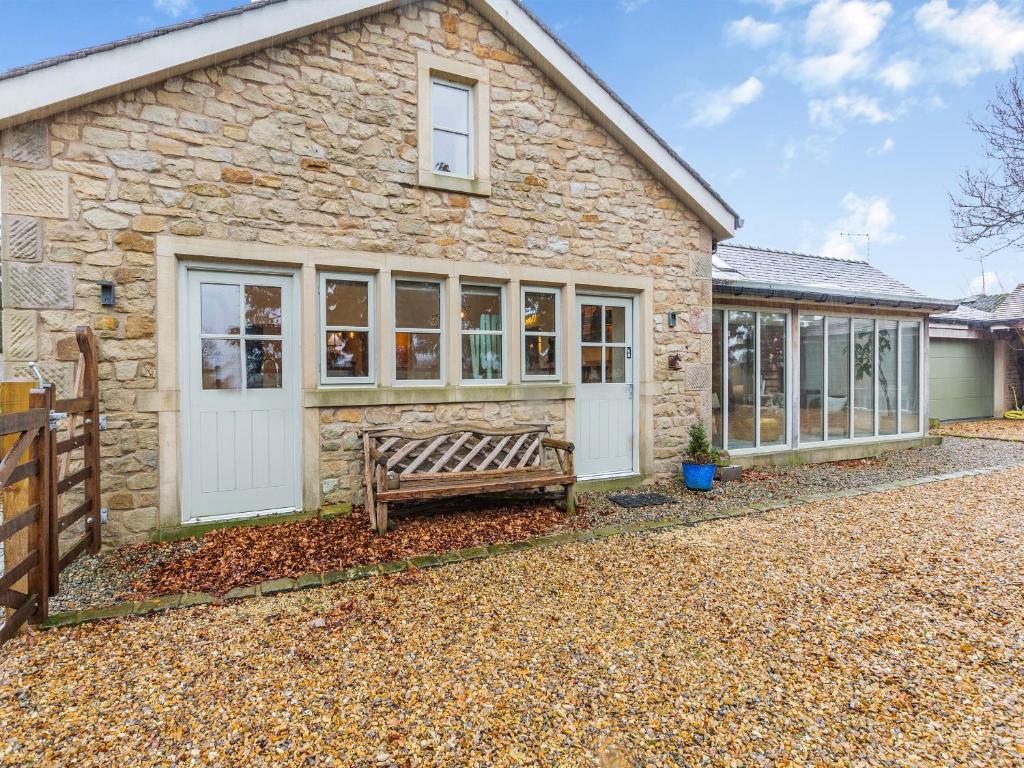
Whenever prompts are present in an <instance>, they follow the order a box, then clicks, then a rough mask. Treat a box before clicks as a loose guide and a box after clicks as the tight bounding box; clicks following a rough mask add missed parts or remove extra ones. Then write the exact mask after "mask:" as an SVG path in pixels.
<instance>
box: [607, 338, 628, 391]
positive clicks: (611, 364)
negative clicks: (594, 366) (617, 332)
mask: <svg viewBox="0 0 1024 768" xmlns="http://www.w3.org/2000/svg"><path fill="white" fill-rule="evenodd" d="M604 383H605V384H625V383H626V348H625V347H605V348H604Z"/></svg>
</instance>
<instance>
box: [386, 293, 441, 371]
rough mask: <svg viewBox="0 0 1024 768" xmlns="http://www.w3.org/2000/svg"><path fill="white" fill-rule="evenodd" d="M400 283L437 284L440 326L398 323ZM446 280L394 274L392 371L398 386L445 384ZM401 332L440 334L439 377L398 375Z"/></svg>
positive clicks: (392, 294)
mask: <svg viewBox="0 0 1024 768" xmlns="http://www.w3.org/2000/svg"><path fill="white" fill-rule="evenodd" d="M399 283H430V284H432V285H436V286H437V290H438V294H439V300H440V304H439V307H438V311H439V312H440V318H439V321H438V322H439V325H440V327H439V328H407V327H405V326H400V325H398V284H399ZM445 293H447V291H445V281H444V280H442V279H439V278H436V277H420V276H419V275H394V276H393V277H392V279H391V373H392V381H393V382H394V386H396V387H436V386H444V384H445V380H446V379H445V360H446V358H447V355H448V344H447V339H446V338H445V337H446V335H447V332H448V329H447V325H448V322H447V315H448V308H447V305H446V299H445ZM399 333H436V334H438V335H439V336H440V343H439V349H438V354H439V355H440V358H441V363H440V368H439V370H438V373H439V375H440V378H437V379H400V378H399V377H398V344H397V343H396V337H397V335H398V334H399Z"/></svg>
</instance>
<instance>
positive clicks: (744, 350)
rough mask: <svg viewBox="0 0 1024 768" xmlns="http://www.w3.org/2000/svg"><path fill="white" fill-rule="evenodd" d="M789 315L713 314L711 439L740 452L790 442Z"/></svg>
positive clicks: (735, 311)
mask: <svg viewBox="0 0 1024 768" xmlns="http://www.w3.org/2000/svg"><path fill="white" fill-rule="evenodd" d="M788 339H789V315H788V314H787V313H785V312H780V311H774V312H771V311H766V312H758V311H755V310H752V309H731V310H714V311H712V313H711V344H712V363H711V365H712V370H711V439H712V442H713V443H714V444H715V446H716V447H718V448H724V449H725V450H730V451H732V450H742V449H750V448H769V447H777V446H785V445H786V444H787V443H788V442H789V402H788V397H789V396H788V393H789V373H788V369H789V360H788V355H789V341H788Z"/></svg>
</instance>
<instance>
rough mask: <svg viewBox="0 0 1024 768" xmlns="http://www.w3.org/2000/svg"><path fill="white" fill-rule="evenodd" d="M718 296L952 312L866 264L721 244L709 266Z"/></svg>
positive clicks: (949, 304) (941, 301)
mask: <svg viewBox="0 0 1024 768" xmlns="http://www.w3.org/2000/svg"><path fill="white" fill-rule="evenodd" d="M711 280H712V285H713V287H714V289H715V290H716V291H719V292H732V293H740V294H744V293H745V294H753V295H758V296H763V297H773V296H777V297H779V298H792V299H811V300H816V301H835V302H840V303H847V304H858V305H864V306H891V307H907V308H916V309H946V310H951V309H953V308H954V307H955V306H956V304H955V302H951V301H946V300H944V299H934V298H929V297H927V296H925V295H924V294H922V293H920V292H919V291H916V290H914V289H913V288H911V287H910V286H908V285H905V284H903V283H901V282H900V281H899V280H896V279H895V278H893V277H890V276H889V275H887V274H885V273H884V272H882V271H881V270H880V269H878V268H876V267H874V266H872V265H871V264H869V263H868V262H866V261H861V260H854V259H837V258H830V257H827V256H817V255H814V254H809V253H796V252H794V251H779V250H773V249H771V248H756V247H753V246H748V245H732V244H725V243H722V244H720V245H719V246H718V250H717V251H716V253H715V255H714V257H713V258H712V265H711Z"/></svg>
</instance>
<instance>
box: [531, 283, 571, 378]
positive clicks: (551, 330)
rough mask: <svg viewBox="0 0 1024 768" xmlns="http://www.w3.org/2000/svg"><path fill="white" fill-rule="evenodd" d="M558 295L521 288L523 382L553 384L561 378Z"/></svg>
mask: <svg viewBox="0 0 1024 768" xmlns="http://www.w3.org/2000/svg"><path fill="white" fill-rule="evenodd" d="M559 293H560V292H559V290H558V289H557V288H539V287H537V288H534V287H526V286H524V287H523V288H522V308H523V318H522V322H523V326H522V334H523V343H522V349H523V359H522V369H523V379H524V380H525V381H556V380H558V378H559V376H560V373H561V368H560V360H559V354H558V345H559V328H560V326H561V321H560V315H559Z"/></svg>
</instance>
